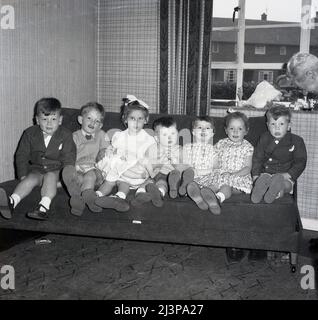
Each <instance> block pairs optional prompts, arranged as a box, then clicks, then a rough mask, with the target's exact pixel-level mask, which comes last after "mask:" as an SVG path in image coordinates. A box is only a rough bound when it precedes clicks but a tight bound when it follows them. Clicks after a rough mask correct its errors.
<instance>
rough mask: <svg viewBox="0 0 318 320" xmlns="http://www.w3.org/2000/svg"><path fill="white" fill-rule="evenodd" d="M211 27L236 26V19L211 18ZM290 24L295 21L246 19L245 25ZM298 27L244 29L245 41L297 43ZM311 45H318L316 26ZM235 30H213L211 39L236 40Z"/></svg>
mask: <svg viewBox="0 0 318 320" xmlns="http://www.w3.org/2000/svg"><path fill="white" fill-rule="evenodd" d="M212 23H213V27H214V28H215V27H231V26H232V27H233V26H234V27H237V19H236V20H235V21H234V23H233V21H232V19H231V18H217V17H215V18H213V21H212ZM277 24H281V25H290V24H297V22H281V21H262V20H253V19H246V20H245V25H246V26H250V25H277ZM300 30H301V29H300V27H297V26H295V27H293V26H290V27H280V28H278V27H273V28H263V29H261V28H260V29H246V30H245V43H253V44H263V45H265V44H273V45H295V46H297V45H299V42H300ZM310 38H311V41H310V42H311V45H312V46H318V27H317V26H316V27H315V28H314V29H312V30H311V37H310ZM236 39H237V30H231V31H213V28H212V41H217V42H236Z"/></svg>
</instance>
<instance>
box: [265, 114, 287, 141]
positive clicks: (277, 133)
mask: <svg viewBox="0 0 318 320" xmlns="http://www.w3.org/2000/svg"><path fill="white" fill-rule="evenodd" d="M267 127H268V130H269V132H270V133H271V135H272V136H273V137H274V138H275V139H278V140H280V139H282V138H283V137H284V136H285V134H286V133H287V131H288V130H289V129H290V122H289V120H288V117H285V116H281V117H279V118H277V120H275V119H274V118H272V117H271V118H269V120H268V121H267Z"/></svg>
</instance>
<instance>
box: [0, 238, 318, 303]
mask: <svg viewBox="0 0 318 320" xmlns="http://www.w3.org/2000/svg"><path fill="white" fill-rule="evenodd" d="M44 237H45V238H47V239H50V240H51V241H52V243H50V244H35V241H34V239H30V238H29V239H27V240H25V241H23V242H21V243H19V244H16V245H14V246H12V247H11V248H9V249H7V250H5V251H2V252H0V261H1V263H0V266H1V265H4V264H9V265H12V266H13V267H14V268H15V289H14V290H2V289H0V299H5V300H12V299H37V300H38V299H61V300H65V299H67V300H68V299H76V300H77V299H85V300H90V299H97V300H103V299H106V300H109V299H115V300H117V299H122V300H126V299H138V300H139V299H143V300H152V299H159V300H161V299H180V300H184V299H199V300H206V299H208V300H212V299H213V300H214V299H217V300H240V299H242V300H252V299H253V300H254V299H256V300H263V299H271V300H276V299H279V300H281V299H283V300H294V299H297V300H299V299H300V300H316V299H317V295H316V291H315V290H303V289H302V288H301V285H300V283H301V278H302V277H303V276H304V275H303V274H301V273H300V269H301V266H303V265H307V264H311V263H312V261H311V259H310V258H308V257H304V256H300V257H299V266H298V269H297V271H296V273H294V274H293V273H291V272H290V265H289V264H288V263H284V262H281V260H280V259H279V258H277V259H276V260H272V261H269V260H265V261H257V262H250V261H248V259H247V258H244V260H243V261H242V262H241V263H237V264H228V262H227V261H226V259H225V254H224V249H221V248H208V247H199V246H187V245H173V244H162V243H146V242H137V241H124V240H109V239H95V238H86V237H73V236H62V235H46V236H44Z"/></svg>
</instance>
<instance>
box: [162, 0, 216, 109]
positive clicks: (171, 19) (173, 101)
mask: <svg viewBox="0 0 318 320" xmlns="http://www.w3.org/2000/svg"><path fill="white" fill-rule="evenodd" d="M212 9H213V0H160V59H159V60H160V71H159V73H160V81H159V109H160V113H169V114H188V115H206V114H207V113H208V111H209V108H208V107H209V105H210V50H211V46H210V40H211V29H212Z"/></svg>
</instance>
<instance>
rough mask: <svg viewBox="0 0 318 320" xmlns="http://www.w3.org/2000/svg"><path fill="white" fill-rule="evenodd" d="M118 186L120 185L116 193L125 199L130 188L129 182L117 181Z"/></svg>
mask: <svg viewBox="0 0 318 320" xmlns="http://www.w3.org/2000/svg"><path fill="white" fill-rule="evenodd" d="M117 186H118V191H117V193H116V194H115V195H116V196H117V197H119V198H121V199H124V200H125V199H126V198H127V195H128V193H129V190H130V186H129V184H128V183H127V182H124V181H117Z"/></svg>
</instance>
